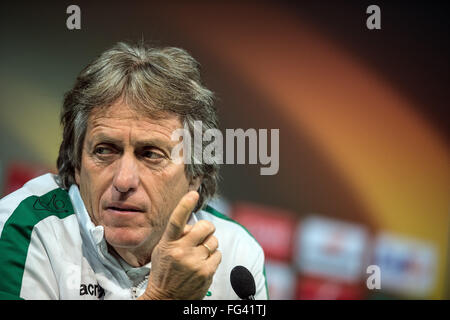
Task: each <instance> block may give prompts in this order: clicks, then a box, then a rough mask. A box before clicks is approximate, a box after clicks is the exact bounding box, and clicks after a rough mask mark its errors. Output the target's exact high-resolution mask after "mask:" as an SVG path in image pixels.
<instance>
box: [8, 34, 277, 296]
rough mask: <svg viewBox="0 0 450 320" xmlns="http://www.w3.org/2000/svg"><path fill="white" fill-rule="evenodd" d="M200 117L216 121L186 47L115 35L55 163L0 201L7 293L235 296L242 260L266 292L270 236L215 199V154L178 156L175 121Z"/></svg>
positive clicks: (72, 97)
mask: <svg viewBox="0 0 450 320" xmlns="http://www.w3.org/2000/svg"><path fill="white" fill-rule="evenodd" d="M194 121H202V125H203V128H202V130H207V129H209V128H217V115H216V110H215V108H214V106H213V94H212V92H211V91H209V90H208V89H207V88H205V87H204V86H203V85H202V83H201V79H200V72H199V65H198V63H197V62H196V61H195V60H194V59H193V58H192V57H191V56H190V55H189V54H188V53H187V52H186V51H184V50H182V49H178V48H149V47H146V46H145V45H137V46H131V45H128V44H125V43H118V44H117V45H116V46H114V47H113V48H111V49H109V50H107V51H105V52H104V53H103V54H102V55H100V56H99V57H98V58H97V59H96V60H94V61H93V62H92V63H91V64H90V65H88V66H87V67H86V68H85V69H84V70H82V72H81V73H80V75H79V76H78V78H77V81H76V83H75V85H74V87H73V88H72V90H70V91H69V92H68V93H67V94H66V95H65V99H64V104H63V110H62V114H61V123H62V125H63V141H62V143H61V146H60V151H59V157H58V160H57V166H58V175H52V174H46V175H43V176H41V177H38V178H36V179H33V180H31V181H29V182H28V183H27V184H25V185H24V186H23V187H22V188H21V189H19V190H18V191H16V192H14V193H12V194H10V195H8V196H6V197H5V198H3V199H2V200H1V201H0V274H1V275H2V280H1V282H0V295H1V296H2V298H6V299H14V298H23V299H137V298H138V299H144V300H145V299H149V300H150V299H203V298H205V299H237V298H238V296H237V295H236V293H235V292H234V291H233V289H232V287H231V284H230V271H231V270H232V269H233V267H235V266H236V265H243V266H245V267H246V268H248V269H249V270H250V272H251V273H252V274H253V276H254V278H255V282H256V294H255V298H256V299H267V298H268V297H267V287H266V279H265V275H264V254H263V251H262V249H261V247H260V246H259V245H258V244H257V242H256V241H255V240H254V239H253V237H251V236H250V235H249V233H248V232H246V230H245V229H243V228H242V227H241V226H240V225H238V224H236V223H234V222H233V221H231V220H230V219H228V218H227V217H225V216H223V215H221V214H220V213H218V212H217V211H215V210H214V209H213V208H211V207H210V206H208V205H207V203H208V200H209V199H211V197H213V196H214V194H215V193H216V189H217V180H218V165H217V164H214V163H213V164H197V163H195V164H193V163H194V162H193V161H190V162H189V163H190V164H184V163H180V162H177V161H174V159H173V158H172V152H171V151H172V149H173V148H174V147H175V145H177V144H178V143H179V141H174V140H173V139H171V137H172V133H173V132H174V130H177V129H181V128H185V127H186V128H189V130H191V133H192V130H193V123H194ZM219 248H220V250H219Z"/></svg>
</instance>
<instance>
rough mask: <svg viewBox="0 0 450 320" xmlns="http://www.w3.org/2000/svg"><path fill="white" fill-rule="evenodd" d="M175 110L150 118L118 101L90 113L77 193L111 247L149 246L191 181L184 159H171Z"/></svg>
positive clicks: (192, 187) (176, 124) (192, 186)
mask: <svg viewBox="0 0 450 320" xmlns="http://www.w3.org/2000/svg"><path fill="white" fill-rule="evenodd" d="M177 128H182V125H181V123H180V121H179V119H178V117H176V116H175V115H172V114H169V113H168V114H167V117H165V118H164V119H158V120H155V119H151V118H149V117H148V116H144V115H142V114H138V113H136V111H134V110H132V109H130V108H129V107H128V106H127V105H125V104H124V103H122V102H116V103H115V104H113V105H112V106H111V107H109V108H107V109H105V110H96V111H94V112H92V113H91V115H90V117H89V120H88V127H87V131H86V136H85V139H84V144H83V151H82V156H81V169H80V170H79V171H78V170H77V172H76V181H77V184H78V186H79V188H80V193H81V196H82V198H83V201H84V203H85V206H86V208H87V211H88V212H89V214H90V216H91V219H92V221H93V222H94V224H95V225H102V226H103V227H104V230H105V238H106V241H107V242H108V243H109V244H110V245H112V246H113V247H114V248H116V249H117V248H123V249H126V250H127V249H131V250H136V249H137V250H139V249H150V250H152V249H153V247H154V246H155V245H156V243H157V242H158V241H159V239H160V238H161V236H162V233H163V231H164V229H165V226H166V224H167V221H168V218H169V216H170V214H171V213H172V211H173V209H174V208H175V207H176V205H177V204H178V202H179V201H180V199H181V197H182V196H183V195H184V194H186V193H187V192H188V191H190V190H196V189H197V188H198V186H199V183H200V182H199V181H198V179H197V180H195V182H193V183H190V182H189V181H188V180H187V178H186V176H185V172H184V164H175V163H174V162H172V161H171V160H170V154H171V151H172V148H173V147H174V146H175V145H176V144H177V143H179V142H178V141H172V140H171V138H170V137H171V134H172V132H173V131H174V130H175V129H177Z"/></svg>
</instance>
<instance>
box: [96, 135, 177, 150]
mask: <svg viewBox="0 0 450 320" xmlns="http://www.w3.org/2000/svg"><path fill="white" fill-rule="evenodd" d="M91 142H93V143H99V142H100V143H111V144H115V145H122V140H121V139H117V138H114V137H111V136H109V135H108V134H105V133H104V132H99V133H97V134H94V135H93V137H92V139H91ZM175 143H176V142H175ZM172 144H173V141H172V140H170V139H169V140H167V139H161V138H159V137H152V138H145V139H142V140H138V141H136V142H135V143H134V145H135V147H138V148H144V147H153V146H154V147H161V148H164V147H166V148H169V149H170V150H171V149H172V147H173V146H172Z"/></svg>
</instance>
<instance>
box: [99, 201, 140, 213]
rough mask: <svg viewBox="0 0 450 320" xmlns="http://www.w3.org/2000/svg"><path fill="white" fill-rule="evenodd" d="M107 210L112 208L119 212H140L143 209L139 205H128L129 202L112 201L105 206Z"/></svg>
mask: <svg viewBox="0 0 450 320" xmlns="http://www.w3.org/2000/svg"><path fill="white" fill-rule="evenodd" d="M106 209H107V210H114V211H119V212H142V211H143V210H142V209H141V208H140V207H137V206H134V205H130V204H121V203H114V204H111V205H109V206H107V207H106Z"/></svg>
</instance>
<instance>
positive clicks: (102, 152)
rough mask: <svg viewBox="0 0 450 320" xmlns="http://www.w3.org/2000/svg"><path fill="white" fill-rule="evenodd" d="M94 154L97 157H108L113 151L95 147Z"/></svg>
mask: <svg viewBox="0 0 450 320" xmlns="http://www.w3.org/2000/svg"><path fill="white" fill-rule="evenodd" d="M94 153H95V154H99V155H109V154H112V153H113V150H111V148H107V147H97V148H95V150H94Z"/></svg>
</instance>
